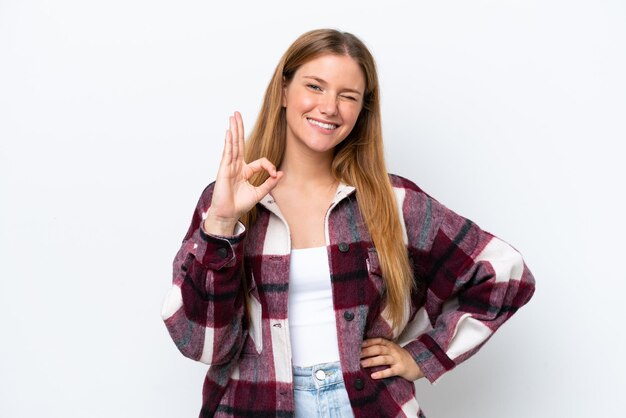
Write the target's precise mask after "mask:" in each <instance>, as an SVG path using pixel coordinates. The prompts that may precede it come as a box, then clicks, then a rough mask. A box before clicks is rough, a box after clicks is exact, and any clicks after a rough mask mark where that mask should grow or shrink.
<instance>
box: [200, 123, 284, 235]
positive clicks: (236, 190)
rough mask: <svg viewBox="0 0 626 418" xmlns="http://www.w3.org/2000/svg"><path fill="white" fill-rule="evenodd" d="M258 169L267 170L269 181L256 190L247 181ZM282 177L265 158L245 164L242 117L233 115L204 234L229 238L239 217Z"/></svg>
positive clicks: (205, 221) (205, 222) (227, 131)
mask: <svg viewBox="0 0 626 418" xmlns="http://www.w3.org/2000/svg"><path fill="white" fill-rule="evenodd" d="M261 170H265V171H267V172H268V174H269V178H268V179H267V180H265V182H264V183H263V184H261V185H260V186H258V187H255V186H253V185H252V184H250V183H249V182H248V179H250V177H251V176H252V175H253V174H254V173H257V172H259V171H261ZM282 174H283V173H282V172H280V171H276V167H275V166H274V165H273V164H272V163H271V162H270V161H269V160H268V159H267V158H260V159H258V160H256V161H252V162H251V163H246V162H245V161H244V135H243V120H242V119H241V114H240V113H239V112H235V114H234V116H231V117H230V118H229V129H227V130H226V138H225V140H224V152H223V154H222V161H221V162H220V167H219V170H218V172H217V179H216V181H215V187H214V189H213V198H212V201H211V207H210V208H209V210H208V213H207V217H206V219H205V220H204V229H205V231H206V232H208V233H212V234H216V235H232V234H233V231H234V229H235V225H236V224H237V221H238V220H239V218H241V216H243V215H244V214H245V213H246V212H248V211H249V210H250V209H251V208H252V207H254V205H256V204H257V203H258V202H259V201H260V200H261V199H262V198H263V196H265V195H266V194H267V193H269V192H270V191H271V190H272V189H273V188H274V186H276V184H277V183H278V180H280V178H281V177H282Z"/></svg>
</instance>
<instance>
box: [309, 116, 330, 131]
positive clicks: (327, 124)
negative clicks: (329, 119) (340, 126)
mask: <svg viewBox="0 0 626 418" xmlns="http://www.w3.org/2000/svg"><path fill="white" fill-rule="evenodd" d="M307 120H308V121H309V123H311V124H313V125H317V126H319V127H321V128H324V129H335V128H336V127H337V125H334V124H332V123H323V122H319V121H316V120H314V119H308V118H307Z"/></svg>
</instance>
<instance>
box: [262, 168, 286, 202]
mask: <svg viewBox="0 0 626 418" xmlns="http://www.w3.org/2000/svg"><path fill="white" fill-rule="evenodd" d="M282 177H283V172H282V171H277V172H276V176H274V177H272V176H269V177H268V178H267V180H265V181H264V182H263V184H261V185H260V186H258V187H257V191H258V192H259V193H260V195H261V196H265V195H266V194H268V193H269V192H271V191H272V189H273V188H274V187H276V185H277V184H278V182H279V181H280V179H281V178H282Z"/></svg>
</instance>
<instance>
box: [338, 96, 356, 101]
mask: <svg viewBox="0 0 626 418" xmlns="http://www.w3.org/2000/svg"><path fill="white" fill-rule="evenodd" d="M341 97H343V98H344V99H347V100H352V101H353V102H356V97H354V96H341Z"/></svg>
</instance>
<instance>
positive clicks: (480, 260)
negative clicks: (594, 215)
mask: <svg viewBox="0 0 626 418" xmlns="http://www.w3.org/2000/svg"><path fill="white" fill-rule="evenodd" d="M391 180H392V185H393V187H394V191H395V194H396V198H397V201H398V205H399V210H401V211H402V217H401V219H403V222H404V224H403V229H404V240H405V244H406V246H407V250H408V252H409V257H410V261H411V263H412V265H413V268H414V272H415V280H416V282H417V290H416V291H415V292H414V293H413V294H411V295H410V297H409V298H407V308H406V309H407V310H408V313H409V315H408V317H407V318H408V323H407V324H406V326H405V327H404V329H403V331H402V332H401V333H400V335H394V334H393V333H392V330H391V327H390V323H389V321H388V319H387V318H388V317H387V315H386V311H385V304H384V302H385V296H384V291H385V286H384V281H383V278H382V275H381V270H380V265H379V262H378V257H377V253H376V249H375V248H374V246H373V244H372V242H371V238H370V235H369V233H368V230H367V228H366V226H365V223H364V221H363V218H362V216H361V213H360V211H359V208H358V204H357V199H358V191H356V190H355V189H354V188H353V187H351V186H347V185H341V186H340V187H339V189H338V192H337V195H336V196H335V199H334V201H333V203H332V205H331V207H330V209H329V211H328V213H327V217H326V225H325V228H326V244H327V249H328V257H329V263H330V271H331V282H332V291H333V304H334V308H335V319H336V323H337V335H338V337H339V353H340V361H341V368H342V371H343V377H344V380H345V383H346V388H347V391H348V395H349V397H350V403H351V405H352V409H353V411H354V415H355V417H405V416H406V417H416V416H423V413H422V411H421V410H420V408H419V406H418V403H417V401H416V399H415V387H414V385H413V382H409V381H407V380H405V379H403V378H400V377H392V378H388V379H383V380H373V379H371V378H370V377H369V375H370V373H372V371H373V370H371V369H370V370H365V369H363V368H362V367H361V365H360V351H361V342H362V341H363V339H364V338H373V337H384V338H387V339H392V340H394V341H396V342H397V343H398V344H400V345H402V346H404V348H406V349H407V350H408V351H409V352H410V353H411V354H412V355H413V357H414V358H415V360H416V362H417V363H418V364H419V366H420V368H421V369H422V371H423V372H424V374H425V377H426V378H427V379H428V380H429V381H431V382H434V381H436V380H437V379H438V378H439V377H440V376H441V375H443V374H444V373H446V372H447V371H449V370H451V369H453V368H454V367H455V366H456V365H458V364H459V363H461V362H462V361H464V360H465V359H467V358H468V357H470V356H471V355H472V354H474V353H475V352H476V351H477V350H478V349H479V348H480V347H481V346H482V345H483V344H484V343H485V342H486V341H487V340H488V339H489V338H490V337H491V335H492V334H493V333H494V332H495V331H496V329H498V327H499V326H500V325H502V324H503V323H504V322H505V321H506V320H507V319H508V318H509V317H510V316H511V315H513V314H514V313H515V312H516V311H517V309H519V308H520V307H521V306H523V305H524V304H525V303H526V302H527V301H528V300H529V299H530V298H531V296H532V294H533V292H534V278H533V276H532V274H531V273H530V271H529V270H528V268H527V267H526V265H525V264H524V262H523V260H522V257H521V256H520V254H519V253H518V252H517V251H516V250H514V249H513V248H512V247H511V246H510V245H508V244H506V243H505V242H503V241H502V240H500V239H498V238H496V237H494V236H493V235H491V234H490V233H488V232H485V231H483V230H481V229H480V228H478V227H477V226H476V225H475V224H474V223H472V222H471V221H470V220H468V219H465V218H463V217H461V216H459V215H457V214H456V213H454V212H453V211H451V210H449V209H448V208H446V207H445V206H443V205H442V204H441V203H439V202H437V201H436V200H434V199H433V198H431V197H430V196H429V195H427V194H426V193H424V192H423V191H422V190H421V189H420V188H419V187H418V186H416V185H415V184H414V183H412V182H410V181H409V180H407V179H404V178H402V177H399V176H394V175H392V176H391ZM212 186H213V185H209V186H208V187H207V188H206V189H205V190H204V192H203V193H202V195H201V197H200V200H199V202H198V205H197V207H196V210H195V212H194V214H193V217H192V221H191V225H190V227H189V230H188V232H187V234H186V236H185V238H184V240H183V243H182V246H181V248H180V250H179V251H178V253H177V255H176V258H175V260H174V274H173V286H172V288H171V291H170V292H169V294H168V296H167V298H166V300H165V303H164V306H163V311H162V316H163V319H164V321H165V324H166V326H167V329H168V331H169V333H170V335H171V337H172V339H173V340H174V342H175V343H176V345H177V347H178V348H179V350H180V351H181V352H182V353H183V354H184V355H185V356H187V357H190V358H192V359H194V360H198V361H201V362H204V363H206V364H209V365H210V367H209V369H208V371H207V375H206V378H205V381H204V387H203V403H202V410H201V412H200V417H212V416H216V417H235V416H237V417H243V416H247V417H255V418H258V417H291V416H293V415H294V401H293V386H292V385H293V376H292V367H291V351H290V339H289V324H288V317H287V306H288V305H287V286H288V276H289V256H290V251H291V247H290V238H289V230H288V226H287V224H286V222H285V221H284V218H283V217H282V215H281V213H280V209H279V208H278V206H277V205H276V203H275V202H274V201H273V199H272V197H271V195H267V196H265V197H264V198H263V199H262V201H261V202H259V204H258V205H257V208H258V218H257V221H256V222H255V224H254V225H252V226H251V227H250V228H249V230H248V231H245V230H244V228H243V226H242V225H238V227H237V230H236V231H235V236H233V237H219V236H213V235H208V234H206V233H204V232H203V230H202V228H201V224H202V220H203V217H204V216H205V214H206V211H207V209H208V207H209V205H210V202H211V194H212V188H213V187H212ZM242 277H245V280H246V283H247V285H248V286H247V292H248V296H249V300H250V304H249V315H247V316H246V315H244V300H245V299H244V295H243V287H242V286H241V280H242Z"/></svg>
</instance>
